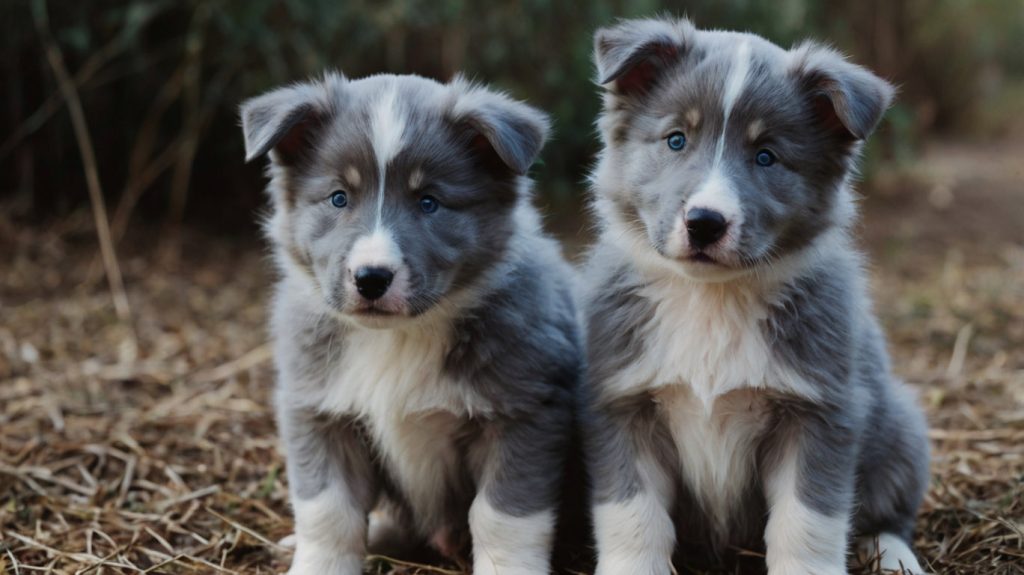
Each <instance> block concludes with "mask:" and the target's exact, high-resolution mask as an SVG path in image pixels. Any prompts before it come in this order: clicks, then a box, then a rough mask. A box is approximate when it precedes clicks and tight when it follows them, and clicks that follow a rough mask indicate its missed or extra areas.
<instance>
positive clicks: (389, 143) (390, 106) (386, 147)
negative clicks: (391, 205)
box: [370, 83, 406, 227]
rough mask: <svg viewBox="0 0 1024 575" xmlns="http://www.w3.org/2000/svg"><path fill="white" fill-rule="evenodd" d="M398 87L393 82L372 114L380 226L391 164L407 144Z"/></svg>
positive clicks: (404, 120)
mask: <svg viewBox="0 0 1024 575" xmlns="http://www.w3.org/2000/svg"><path fill="white" fill-rule="evenodd" d="M397 98H398V89H397V87H396V86H394V84H393V83H391V84H389V85H388V86H387V87H386V88H385V89H384V93H383V94H382V95H381V97H380V99H379V100H378V101H377V104H376V106H375V107H374V109H373V113H372V115H371V116H370V134H371V138H372V142H371V143H372V144H373V153H374V155H375V156H376V157H377V175H378V177H377V185H378V186H379V187H380V189H379V190H378V194H377V227H380V225H381V219H382V218H383V213H384V190H385V179H386V178H385V176H386V174H387V167H388V164H389V163H390V162H391V160H392V159H393V158H394V157H395V156H397V155H398V153H399V152H400V151H401V150H402V147H403V146H404V142H403V138H404V137H405V122H406V118H405V112H404V111H403V110H402V108H401V106H400V104H399V102H398V99H397Z"/></svg>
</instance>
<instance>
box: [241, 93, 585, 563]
mask: <svg viewBox="0 0 1024 575" xmlns="http://www.w3.org/2000/svg"><path fill="white" fill-rule="evenodd" d="M241 115H242V127H243V131H244V133H245V145H246V154H247V159H249V160H253V159H256V158H259V157H261V156H263V155H265V154H268V153H269V155H270V167H269V176H270V185H269V188H268V190H269V193H270V196H271V198H272V204H273V215H272V216H271V217H270V218H269V220H268V222H267V225H266V230H267V235H268V236H269V238H270V241H271V243H272V245H273V248H274V254H275V256H276V262H277V264H278V267H279V268H280V272H281V278H280V281H279V282H278V284H277V288H276V293H275V296H274V301H273V312H272V320H271V332H272V335H273V337H274V341H275V357H276V364H277V370H278V383H277V389H276V408H277V421H278V425H279V428H280V433H281V435H282V437H283V442H284V445H285V448H286V452H287V453H286V455H287V461H288V478H289V488H290V491H291V498H292V504H293V507H294V510H295V528H296V544H297V548H296V552H295V557H294V559H293V561H292V567H291V571H290V573H302V574H316V575H324V574H344V575H354V574H356V573H361V569H362V563H363V557H364V555H365V553H366V550H367V545H368V540H369V544H370V545H371V546H372V545H373V544H374V543H375V541H374V539H376V538H377V536H378V535H381V536H384V535H387V536H388V537H390V536H393V535H394V532H395V531H402V530H405V531H407V533H405V534H404V535H406V536H408V537H409V538H411V539H412V540H416V541H422V542H425V543H429V544H431V545H433V547H435V548H436V549H437V550H439V551H441V552H442V553H445V554H449V555H452V554H458V553H459V551H460V550H461V548H462V545H461V544H462V543H464V542H465V541H466V540H467V539H471V541H472V555H473V563H474V572H475V573H477V574H488V573H501V574H512V575H514V574H525V573H546V572H548V570H549V565H548V564H549V560H550V552H551V547H552V539H553V533H554V529H555V521H556V507H557V506H558V502H559V490H560V487H561V485H560V482H561V478H562V472H563V462H564V459H565V457H566V450H567V445H568V442H569V437H570V433H571V427H572V425H573V423H572V401H573V396H574V394H575V390H574V388H575V386H576V382H577V380H578V379H579V377H580V371H581V370H582V367H581V365H582V341H581V340H582V336H581V335H580V334H579V333H578V331H579V329H578V322H577V316H576V311H575V309H574V303H573V299H572V291H571V290H570V287H569V281H570V277H571V276H570V273H571V270H570V269H569V268H568V266H567V264H566V263H565V262H564V261H563V259H562V257H561V255H560V251H559V249H558V247H557V245H556V244H555V243H554V242H553V241H552V240H550V239H548V238H546V237H545V236H544V235H543V234H542V232H541V231H540V226H539V218H538V216H537V214H536V213H535V210H534V209H533V207H532V206H531V203H530V189H529V188H530V182H529V180H528V179H527V177H526V173H527V170H528V169H529V167H530V165H531V164H532V163H533V162H534V160H535V158H536V157H537V155H538V153H539V151H540V149H541V146H542V145H543V143H544V140H545V137H546V134H547V130H548V121H547V118H546V117H545V116H544V114H542V113H541V112H539V111H537V110H535V109H533V108H531V107H529V106H527V105H525V104H522V103H519V102H516V101H513V100H511V99H510V98H508V97H506V96H505V95H503V94H500V93H496V92H493V91H490V90H487V89H485V88H483V87H480V86H476V85H472V84H470V83H468V82H466V81H465V80H462V79H461V78H456V79H455V80H453V81H452V82H450V83H447V84H441V83H438V82H435V81H432V80H427V79H424V78H420V77H415V76H391V75H381V76H373V77H369V78H365V79H360V80H348V79H346V78H345V77H343V76H342V75H339V74H327V75H326V76H325V77H324V78H323V79H322V80H320V81H313V82H309V83H302V84H295V85H292V86H288V87H284V88H280V89H277V90H274V91H272V92H269V93H267V94H264V95H262V96H259V97H256V98H253V99H251V100H249V101H247V102H245V103H244V104H243V105H242V109H241ZM375 508H384V509H387V510H388V511H389V514H388V515H383V516H382V515H379V514H377V513H374V514H373V518H374V520H371V521H369V522H368V515H370V514H371V510H374V509H375Z"/></svg>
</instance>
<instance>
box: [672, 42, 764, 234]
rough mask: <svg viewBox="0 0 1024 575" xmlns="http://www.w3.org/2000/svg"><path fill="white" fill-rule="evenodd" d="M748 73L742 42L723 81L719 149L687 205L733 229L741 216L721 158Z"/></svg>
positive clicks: (746, 51) (747, 55) (747, 49)
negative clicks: (721, 219)
mask: <svg viewBox="0 0 1024 575" xmlns="http://www.w3.org/2000/svg"><path fill="white" fill-rule="evenodd" d="M749 73H750V41H749V40H743V41H741V42H740V43H739V45H738V46H737V47H736V51H735V52H733V55H732V62H731V65H730V66H729V74H728V75H727V76H726V78H725V88H724V89H723V90H722V133H721V134H720V135H719V136H718V146H717V148H716V149H715V161H714V164H712V167H711V173H710V174H709V175H708V178H707V180H705V181H704V183H703V185H701V187H700V188H699V189H698V190H697V193H695V194H694V195H693V196H692V197H691V198H690V200H689V201H688V202H687V204H686V208H687V210H689V209H690V208H706V209H711V210H715V211H718V212H720V213H721V214H722V215H723V216H725V219H726V220H727V221H729V223H730V224H731V225H733V226H734V227H735V226H736V225H738V224H739V219H740V218H741V216H742V215H743V212H742V210H740V203H739V198H738V197H737V196H736V191H735V190H733V188H732V185H731V184H730V183H729V180H728V178H727V177H726V174H725V173H724V172H723V170H722V165H721V164H722V156H723V155H724V154H725V136H726V133H727V132H728V131H729V116H730V114H732V109H733V106H735V104H736V100H738V99H739V97H740V94H742V93H743V87H744V86H746V84H747V76H748V75H749Z"/></svg>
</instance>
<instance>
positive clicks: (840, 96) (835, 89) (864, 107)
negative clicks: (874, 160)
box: [792, 42, 895, 141]
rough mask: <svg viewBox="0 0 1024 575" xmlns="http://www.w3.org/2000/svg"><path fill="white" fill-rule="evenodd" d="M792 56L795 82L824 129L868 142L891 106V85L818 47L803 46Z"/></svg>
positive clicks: (851, 138) (864, 69)
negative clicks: (868, 138)
mask: <svg viewBox="0 0 1024 575" xmlns="http://www.w3.org/2000/svg"><path fill="white" fill-rule="evenodd" d="M792 55H793V67H792V71H793V74H794V75H795V77H796V81H797V83H798V85H799V86H800V89H801V90H802V91H803V92H804V93H805V94H806V95H807V97H808V101H809V102H810V103H811V105H812V106H813V107H814V113H815V114H816V116H817V117H818V118H819V120H820V121H821V122H822V124H823V125H824V127H825V128H826V129H827V130H829V131H831V132H835V133H838V134H840V135H842V136H844V137H846V138H848V139H850V140H853V141H856V140H864V139H867V137H868V136H870V135H871V133H872V132H874V130H875V128H876V127H877V126H878V122H879V121H880V120H881V119H882V115H883V114H884V113H885V111H886V110H887V109H888V108H889V105H890V104H891V103H892V99H893V96H894V94H895V89H894V88H893V87H892V85H891V84H889V82H886V81H885V80H883V79H881V78H879V77H878V76H876V75H875V74H873V73H872V72H871V71H869V70H868V69H866V68H863V67H861V66H858V65H856V64H853V63H851V62H849V61H847V60H846V58H845V57H844V56H843V55H842V54H840V53H839V52H836V51H835V50H833V49H831V48H828V47H825V46H821V45H819V44H815V43H812V42H808V43H805V44H802V45H800V46H798V47H797V48H795V49H794V50H793V52H792Z"/></svg>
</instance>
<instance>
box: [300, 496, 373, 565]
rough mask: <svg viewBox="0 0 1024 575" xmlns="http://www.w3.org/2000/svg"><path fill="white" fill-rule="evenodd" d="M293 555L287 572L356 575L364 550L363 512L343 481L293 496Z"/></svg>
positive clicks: (364, 519) (364, 521)
mask: <svg viewBox="0 0 1024 575" xmlns="http://www.w3.org/2000/svg"><path fill="white" fill-rule="evenodd" d="M292 501H293V506H294V508H295V556H294V557H293V558H292V565H291V568H290V569H289V570H288V573H289V575H358V574H359V573H362V569H363V567H362V566H363V555H364V554H365V553H366V516H365V515H364V514H363V513H362V512H360V511H358V510H357V507H356V506H355V505H353V504H352V502H351V501H350V500H349V495H348V492H347V491H346V490H345V487H344V486H343V485H332V486H329V487H328V488H327V489H324V490H323V491H322V492H321V493H320V494H319V495H317V496H316V497H314V498H312V499H307V500H302V499H299V498H297V497H293V498H292Z"/></svg>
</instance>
